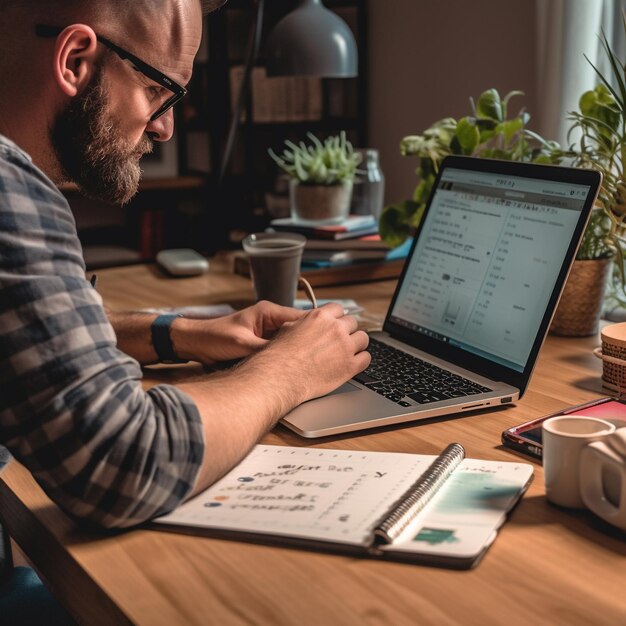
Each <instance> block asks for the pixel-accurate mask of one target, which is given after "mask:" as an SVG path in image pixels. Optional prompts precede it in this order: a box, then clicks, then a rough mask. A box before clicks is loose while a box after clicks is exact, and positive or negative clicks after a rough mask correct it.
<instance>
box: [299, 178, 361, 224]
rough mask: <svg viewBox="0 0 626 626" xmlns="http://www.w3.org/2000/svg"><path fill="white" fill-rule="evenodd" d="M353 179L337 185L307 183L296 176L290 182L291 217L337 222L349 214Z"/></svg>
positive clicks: (317, 221)
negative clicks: (301, 181)
mask: <svg viewBox="0 0 626 626" xmlns="http://www.w3.org/2000/svg"><path fill="white" fill-rule="evenodd" d="M351 197H352V181H345V182H343V183H339V184H337V185H307V184H306V183H300V182H299V181H298V180H296V179H295V178H293V179H291V181H290V182H289V199H290V204H291V217H292V219H294V220H297V221H298V222H303V223H308V224H320V225H321V224H335V223H338V222H341V221H342V220H344V219H345V218H346V217H347V216H348V211H349V210H350V198H351Z"/></svg>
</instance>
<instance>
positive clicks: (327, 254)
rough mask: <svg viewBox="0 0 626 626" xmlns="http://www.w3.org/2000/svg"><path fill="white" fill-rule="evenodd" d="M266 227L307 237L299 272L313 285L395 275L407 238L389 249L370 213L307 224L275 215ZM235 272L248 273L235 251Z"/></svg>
mask: <svg viewBox="0 0 626 626" xmlns="http://www.w3.org/2000/svg"><path fill="white" fill-rule="evenodd" d="M268 230H273V231H282V232H292V233H300V234H302V235H304V236H305V237H306V238H307V242H306V245H305V248H304V252H303V254H302V267H301V273H302V276H304V277H305V278H306V279H307V280H308V281H309V283H310V284H311V285H312V286H313V287H321V286H330V285H340V284H347V283H357V282H367V281H372V280H383V279H387V278H397V277H398V276H400V273H401V272H402V268H403V266H404V259H405V258H406V256H407V255H408V252H409V249H410V243H411V242H410V241H409V242H407V243H406V244H403V245H402V246H400V247H399V248H396V249H394V250H392V249H391V248H390V247H389V246H388V245H387V244H386V243H385V242H384V241H382V240H381V238H380V235H379V234H378V224H377V223H376V219H375V218H374V217H373V216H372V215H351V216H349V217H348V218H346V219H345V220H344V221H343V222H341V223H339V224H329V225H314V226H312V225H309V224H305V223H302V222H299V221H297V220H294V219H292V218H281V219H275V220H272V221H271V222H270V227H269V229H268ZM234 269H235V273H237V274H241V275H243V276H249V275H250V269H249V267H248V262H247V259H246V257H245V255H244V254H243V253H238V254H236V255H235V265H234Z"/></svg>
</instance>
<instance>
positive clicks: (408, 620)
mask: <svg viewBox="0 0 626 626" xmlns="http://www.w3.org/2000/svg"><path fill="white" fill-rule="evenodd" d="M393 286H394V283H393V282H391V281H386V282H380V283H370V284H365V285H360V286H359V285H355V286H348V287H341V288H336V289H321V290H319V297H329V296H331V295H333V294H335V295H337V296H341V297H346V298H355V299H356V300H358V301H359V302H360V303H361V304H363V305H365V306H367V309H368V312H370V313H372V314H375V315H379V316H380V315H382V314H384V312H385V309H386V306H387V303H388V301H389V298H390V297H391V294H392V291H393ZM98 289H99V291H100V292H101V293H102V295H103V297H104V299H105V302H106V303H107V304H108V305H109V306H111V307H114V308H133V307H134V308H138V307H146V306H168V305H172V304H180V305H201V304H209V303H219V302H230V303H232V304H233V305H235V306H243V305H245V304H249V303H251V301H252V291H251V288H250V283H249V282H248V281H247V280H245V279H243V278H240V277H238V276H233V275H232V274H229V273H228V272H227V271H225V270H224V266H223V264H222V263H220V262H214V263H212V266H211V271H210V272H209V273H208V274H206V275H204V276H202V277H198V278H190V279H174V280H173V279H165V278H164V277H163V276H162V275H161V274H160V273H159V272H158V270H156V269H155V268H153V267H150V266H134V267H129V268H118V269H112V270H107V271H103V272H101V273H99V282H98ZM596 341H597V339H596V338H590V339H576V340H572V339H564V338H557V337H549V338H548V340H547V342H546V344H545V345H544V347H543V349H542V352H541V357H540V359H539V362H538V364H537V368H536V371H535V374H534V377H533V380H532V382H531V384H530V387H529V389H528V392H527V393H526V395H525V396H524V398H523V399H522V400H521V401H519V402H518V403H517V404H516V405H515V406H514V407H511V408H507V409H501V410H496V411H490V412H487V411H485V412H482V413H481V412H479V413H476V414H472V415H467V414H466V415H464V416H463V417H462V418H459V419H452V420H450V419H448V420H433V421H429V422H427V423H422V424H419V423H412V424H408V425H403V426H396V427H390V428H385V429H378V430H372V431H367V432H362V433H355V434H352V435H350V436H341V437H329V438H326V439H323V440H303V439H301V438H299V437H298V436H297V435H295V434H293V433H291V432H290V431H288V430H287V429H285V428H283V427H282V426H278V427H277V428H275V429H274V430H273V431H272V432H271V433H270V434H268V435H267V436H266V437H265V438H264V439H263V442H264V443H272V444H284V445H294V446H304V445H313V446H319V447H324V448H333V447H337V448H345V449H353V450H386V451H397V452H413V453H420V454H435V453H437V452H439V451H440V450H441V449H442V448H443V447H444V446H445V445H446V444H448V443H449V442H450V441H459V442H461V443H462V444H463V445H464V446H465V447H466V449H467V453H468V456H470V457H482V458H486V459H502V460H509V461H514V460H520V457H518V456H515V455H514V454H512V453H510V452H508V451H505V450H504V449H502V447H501V446H500V443H499V442H500V433H501V431H502V430H503V429H504V428H506V427H509V426H512V425H514V424H518V423H520V422H522V421H525V420H528V419H532V418H534V417H537V416H539V415H541V414H544V413H547V412H550V411H554V410H557V409H559V408H561V407H563V406H565V405H568V404H575V403H579V402H583V401H586V400H589V399H592V398H594V397H597V396H598V395H600V394H601V393H602V390H601V387H600V382H599V374H600V365H599V362H598V361H597V360H596V359H594V357H593V356H592V355H591V348H592V347H593V346H594V345H595V343H596ZM187 371H188V370H187ZM163 372H164V370H160V371H159V372H158V373H159V379H161V380H169V381H173V380H176V379H177V378H180V377H182V376H184V372H185V367H177V368H175V369H174V370H170V371H168V372H167V373H165V374H163ZM153 377H154V376H153ZM0 516H1V517H2V520H3V523H5V524H6V526H7V528H8V531H9V533H10V534H11V535H12V536H13V537H14V538H15V539H16V541H17V542H18V544H19V545H20V546H21V548H22V549H23V550H24V552H25V553H26V554H27V555H28V556H29V558H30V559H31V560H32V562H33V563H34V564H35V565H36V567H37V568H38V570H39V571H40V572H41V574H42V576H43V577H44V578H45V579H46V580H47V582H48V583H49V584H50V586H51V587H52V588H53V590H54V591H55V593H56V594H57V596H58V597H59V598H60V599H61V600H62V601H63V602H64V603H66V604H67V605H68V606H71V607H72V611H73V612H74V613H75V615H77V616H78V617H79V619H80V621H81V622H84V623H85V624H90V625H91V624H116V623H129V622H132V623H138V624H150V625H151V626H154V625H158V624H164V625H165V624H167V625H168V626H171V625H173V624H220V625H224V624H272V625H280V624H299V625H303V624H324V625H328V624H394V625H396V624H421V625H425V624H437V625H441V624H461V623H463V624H481V625H482V624H507V625H508V626H511V625H514V624H529V623H542V624H548V623H549V624H568V625H576V624H580V625H583V624H585V625H587V624H600V623H601V624H623V623H624V619H625V617H624V616H625V615H626V597H625V595H624V591H623V568H624V556H625V555H626V543H625V541H624V535H622V534H620V533H619V532H617V531H613V530H612V529H611V528H609V527H608V526H606V525H604V524H603V523H601V522H599V521H598V520H596V519H595V518H593V516H592V515H591V514H588V513H585V512H580V513H572V512H567V511H563V510H560V509H558V508H556V507H554V506H551V505H549V504H548V503H547V502H546V499H545V496H544V487H543V472H542V469H541V466H540V465H538V464H535V480H534V482H533V484H532V485H531V487H530V489H529V491H528V492H527V494H526V496H525V497H524V499H523V500H522V502H521V503H520V505H519V506H518V507H517V509H516V510H515V511H514V513H513V515H512V517H511V519H510V521H509V522H508V523H507V524H506V525H505V526H504V527H503V528H502V530H501V531H500V534H499V536H498V538H497V540H496V542H495V543H494V545H493V546H492V547H491V549H490V550H489V552H488V553H487V555H486V557H485V558H484V560H483V561H482V562H481V563H480V564H479V565H478V567H477V568H476V569H475V570H470V571H466V572H457V571H449V570H442V569H435V568H429V567H420V566H415V565H405V564H395V563H382V562H378V561H371V560H365V559H356V558H348V557H342V556H335V555H326V554H318V553H315V552H309V551H304V550H302V551H300V550H294V549H286V548H275V547H266V546H260V545H251V544H246V543H239V542H234V541H219V540H215V539H208V538H201V537H193V536H188V535H179V534H174V533H165V532H157V531H152V530H135V531H130V532H126V533H122V534H116V535H112V536H103V535H102V534H98V533H95V532H88V531H85V530H82V529H79V528H77V527H76V525H75V524H74V523H72V522H71V521H70V520H69V519H68V518H67V517H65V515H64V514H63V513H61V512H60V510H59V509H57V507H56V506H55V505H53V504H52V503H51V502H50V500H49V499H48V498H47V497H46V496H45V495H44V494H43V492H42V491H41V489H39V487H38V486H37V485H36V483H35V482H34V481H33V479H32V478H31V476H30V474H28V472H26V471H25V470H24V468H22V467H21V466H20V465H19V464H17V463H15V462H13V463H11V465H10V466H9V467H8V468H7V469H6V470H5V472H4V473H3V474H2V480H0Z"/></svg>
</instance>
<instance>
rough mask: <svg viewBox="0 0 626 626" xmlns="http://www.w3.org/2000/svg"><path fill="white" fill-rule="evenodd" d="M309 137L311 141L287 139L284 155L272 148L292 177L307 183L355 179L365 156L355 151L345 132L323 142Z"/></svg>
mask: <svg viewBox="0 0 626 626" xmlns="http://www.w3.org/2000/svg"><path fill="white" fill-rule="evenodd" d="M307 137H308V138H309V139H310V143H308V144H307V143H305V142H304V141H300V142H299V143H297V144H296V143H294V142H293V141H289V140H287V141H285V145H286V148H285V149H284V151H283V153H282V154H281V155H277V154H276V153H275V152H274V151H273V150H272V149H271V148H270V149H269V155H270V156H271V157H272V159H274V161H275V162H276V163H277V165H278V166H279V167H280V168H281V169H282V170H283V171H285V172H286V173H287V174H288V175H289V176H290V177H291V178H295V179H297V180H298V181H300V182H301V183H304V184H311V185H336V184H339V183H343V182H345V181H352V180H353V179H354V176H355V174H356V173H357V172H358V170H357V166H358V165H359V163H360V162H361V155H360V154H359V153H358V152H355V151H354V149H353V147H352V144H351V143H350V142H349V141H348V140H347V139H346V133H345V132H344V131H341V132H340V133H339V135H335V136H333V137H328V138H327V139H325V140H324V141H323V142H322V141H320V140H319V139H318V138H317V137H316V136H315V135H313V134H312V133H307Z"/></svg>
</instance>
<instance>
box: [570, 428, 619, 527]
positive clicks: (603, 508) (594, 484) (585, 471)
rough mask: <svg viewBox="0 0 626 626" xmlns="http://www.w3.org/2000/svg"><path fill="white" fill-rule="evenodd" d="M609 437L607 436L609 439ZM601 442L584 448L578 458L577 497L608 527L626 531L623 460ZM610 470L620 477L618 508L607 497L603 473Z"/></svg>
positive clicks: (605, 441)
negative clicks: (611, 526) (578, 483)
mask: <svg viewBox="0 0 626 626" xmlns="http://www.w3.org/2000/svg"><path fill="white" fill-rule="evenodd" d="M611 436H612V435H610V436H609V437H611ZM607 439H608V437H607V438H605V439H604V441H594V442H593V443H590V444H588V445H586V446H585V447H584V448H583V450H582V452H581V455H580V495H581V498H582V500H583V502H584V503H585V506H586V507H587V508H588V509H589V510H590V511H592V512H593V513H595V514H596V515H598V516H599V517H601V518H602V519H604V520H606V521H607V522H609V523H610V524H613V525H614V526H617V527H619V528H622V529H624V530H626V459H625V458H624V457H622V456H621V455H620V454H618V453H617V451H616V450H615V448H614V447H612V446H610V445H607V444H608V441H607ZM608 467H610V468H611V469H613V470H614V471H616V473H617V474H619V476H620V495H619V506H615V505H614V504H613V503H612V502H611V501H610V500H609V499H608V498H607V496H606V492H605V489H604V483H603V474H604V470H605V469H606V468H608Z"/></svg>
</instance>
